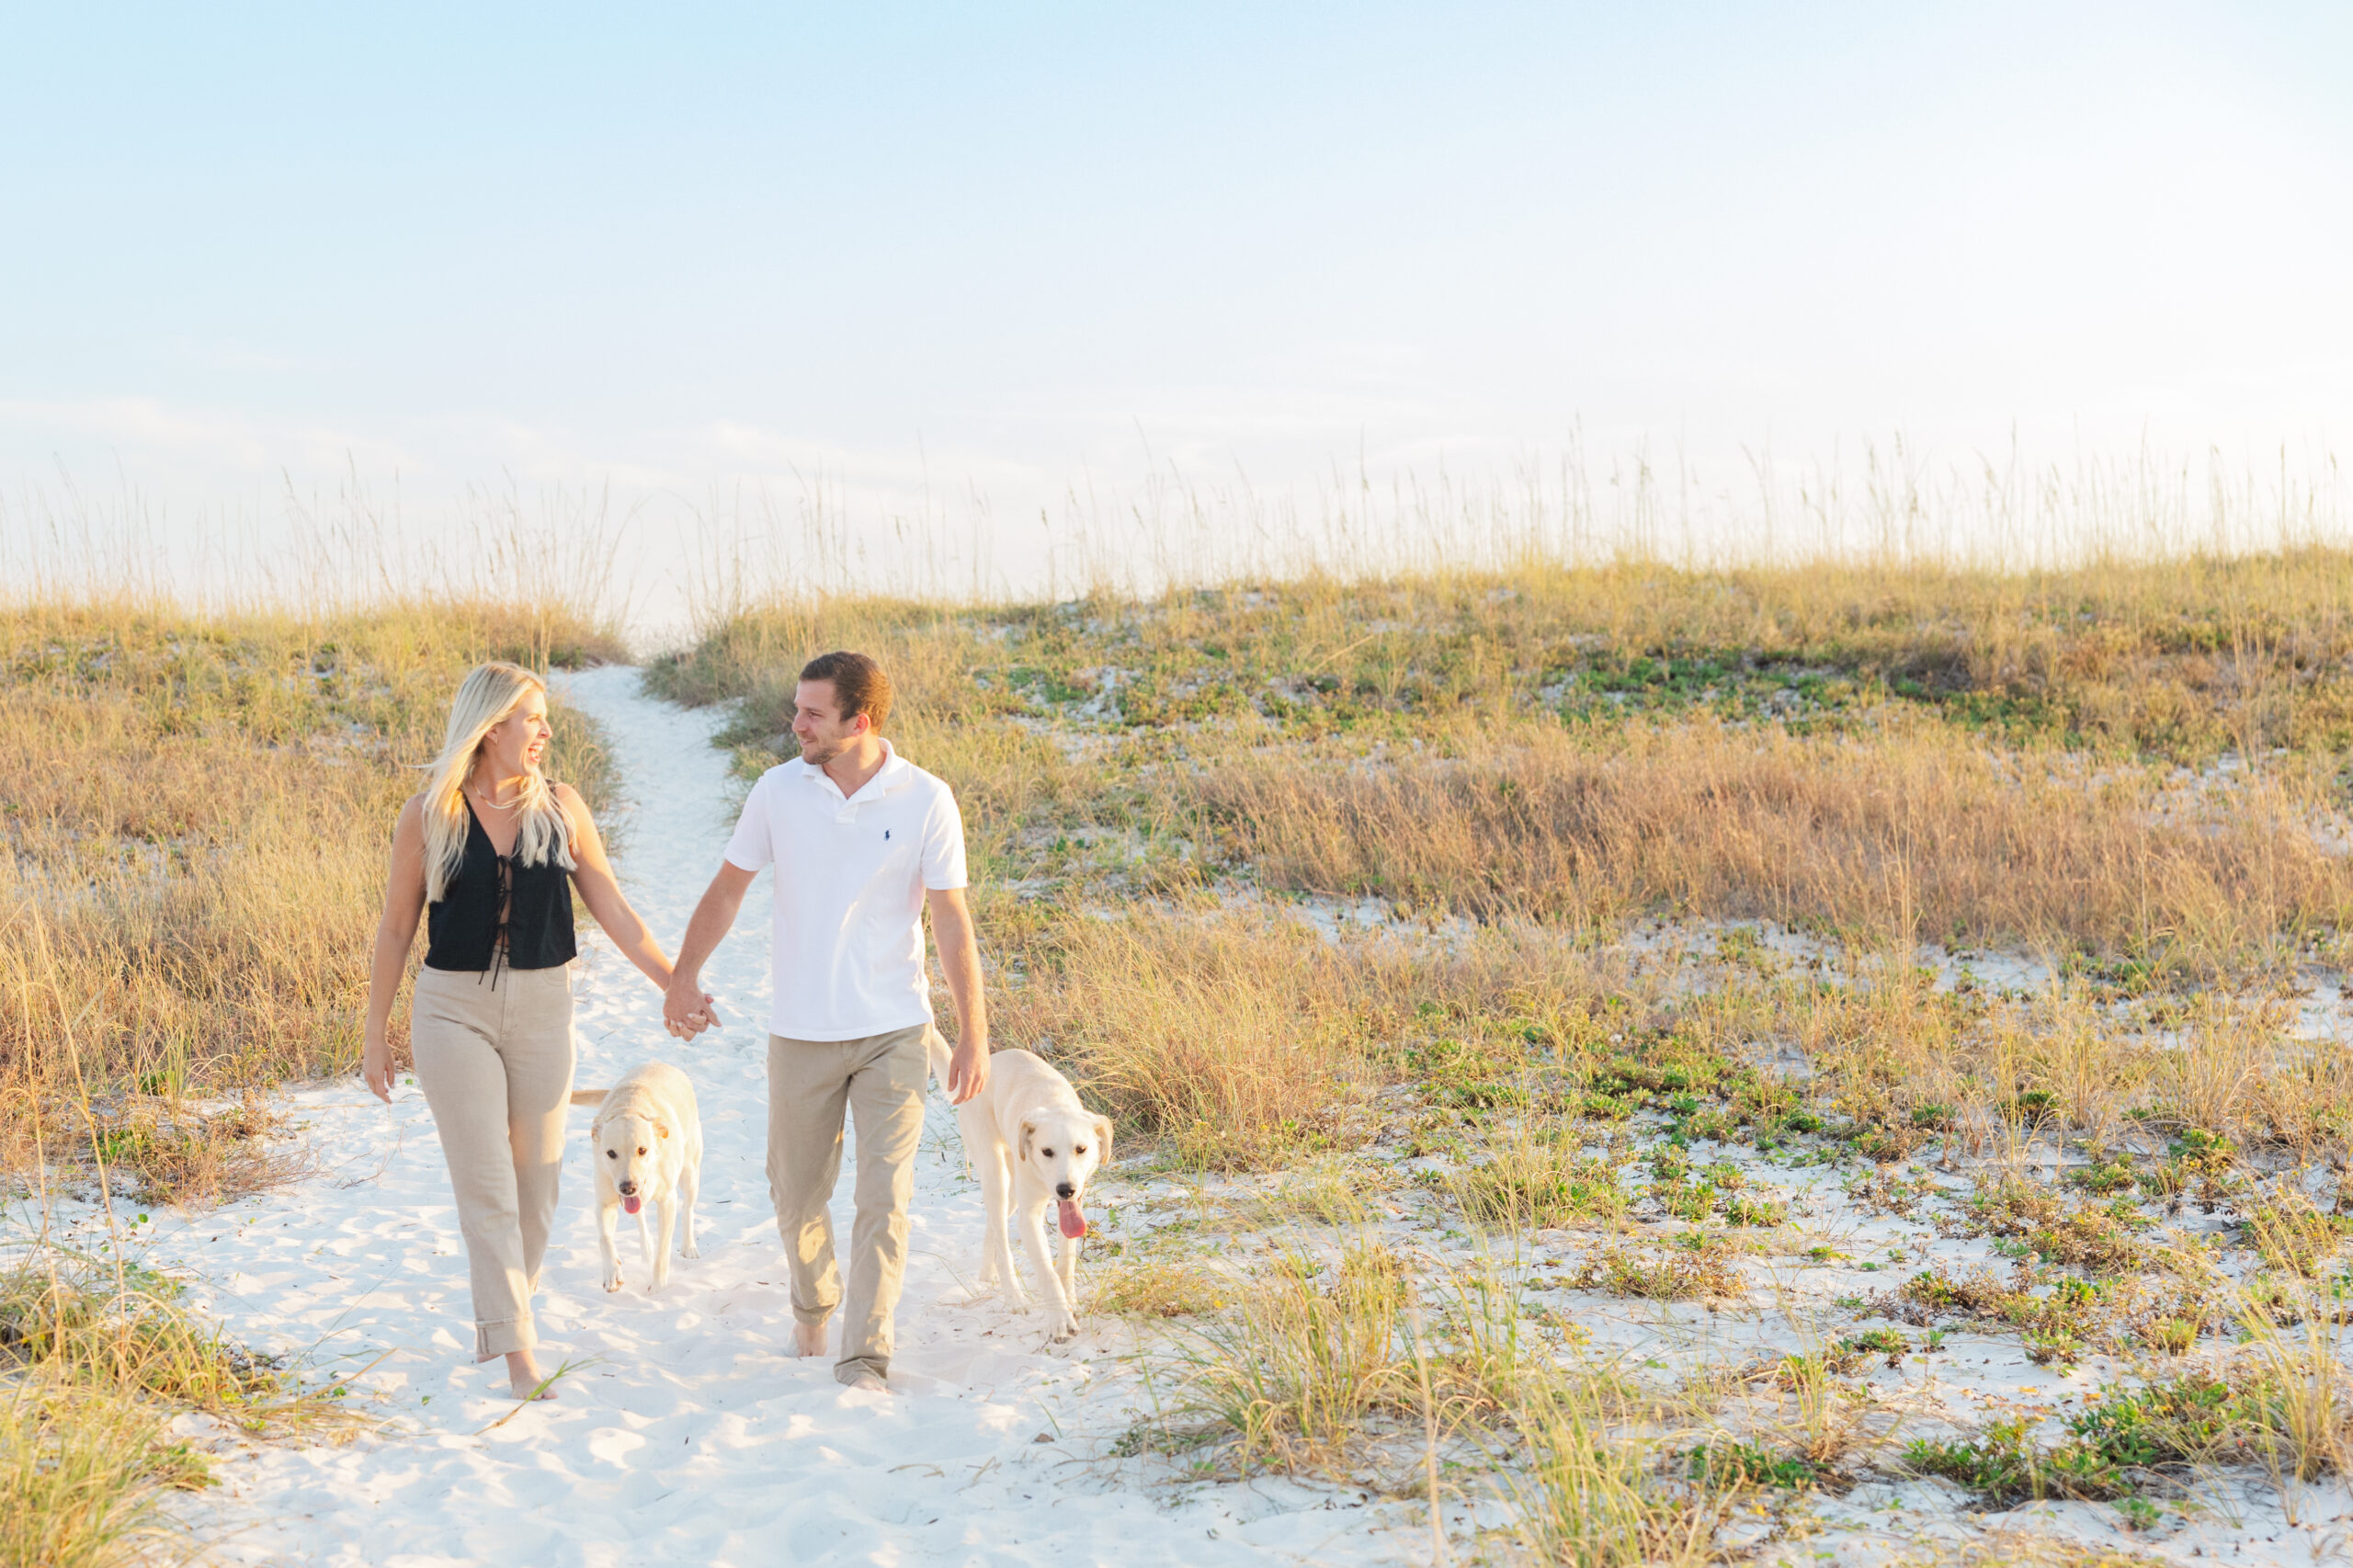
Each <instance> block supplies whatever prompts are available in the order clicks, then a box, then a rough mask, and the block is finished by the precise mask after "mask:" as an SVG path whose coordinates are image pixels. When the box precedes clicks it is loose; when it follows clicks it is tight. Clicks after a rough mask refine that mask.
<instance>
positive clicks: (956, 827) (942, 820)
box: [923, 785, 964, 892]
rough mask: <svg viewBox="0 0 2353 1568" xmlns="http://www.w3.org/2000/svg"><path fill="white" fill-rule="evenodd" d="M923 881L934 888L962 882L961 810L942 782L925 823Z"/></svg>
mask: <svg viewBox="0 0 2353 1568" xmlns="http://www.w3.org/2000/svg"><path fill="white" fill-rule="evenodd" d="M923 885H924V886H926V887H927V888H929V889H930V890H931V891H932V892H946V891H947V890H948V889H949V888H961V887H962V886H963V885H964V813H963V812H960V811H958V810H957V809H956V796H955V795H954V793H953V792H952V791H950V790H949V789H948V788H947V787H946V786H945V785H943V786H941V787H940V790H939V799H938V800H937V801H934V802H933V803H932V807H931V814H930V816H929V817H928V818H926V820H925V823H924V829H923Z"/></svg>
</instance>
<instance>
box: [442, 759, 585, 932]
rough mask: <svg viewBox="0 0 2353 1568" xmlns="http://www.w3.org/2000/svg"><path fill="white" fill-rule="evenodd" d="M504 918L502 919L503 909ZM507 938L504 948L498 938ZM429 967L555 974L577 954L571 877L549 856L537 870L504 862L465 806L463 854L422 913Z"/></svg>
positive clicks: (470, 806)
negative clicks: (552, 971)
mask: <svg viewBox="0 0 2353 1568" xmlns="http://www.w3.org/2000/svg"><path fill="white" fill-rule="evenodd" d="M501 904H504V905H505V906H506V922H505V923H504V924H503V925H502V924H501V923H500V921H499V918H498V911H499V906H500V905H501ZM425 937H426V940H425V967H426V968H427V969H446V970H458V971H465V972H473V971H483V970H495V969H496V968H498V967H499V966H500V965H501V964H502V963H503V964H504V965H505V967H506V968H508V969H554V968H556V967H557V966H559V965H562V964H567V963H570V962H571V961H572V960H573V958H574V955H575V954H576V953H577V952H578V951H579V949H577V948H576V947H574V945H573V940H572V880H571V873H570V872H568V871H566V870H565V869H563V867H562V866H559V865H558V864H556V862H555V858H554V857H553V856H552V855H551V856H550V857H549V858H547V859H545V860H542V861H540V863H539V864H538V865H536V866H522V865H517V863H516V862H515V860H514V858H513V857H511V856H506V855H501V854H500V853H499V852H498V850H497V849H496V847H495V846H493V845H492V844H491V842H490V835H489V834H488V833H486V832H484V831H483V825H482V819H481V818H480V817H478V816H476V815H474V803H473V802H472V801H467V802H466V854H465V858H464V859H462V860H460V861H459V862H458V871H457V875H455V876H453V877H451V878H450V879H449V886H447V887H445V888H443V889H442V890H441V896H440V898H439V899H438V900H436V901H435V902H434V903H433V904H432V905H431V907H429V908H428V909H426V912H425ZM500 937H505V938H506V941H505V944H504V949H503V951H502V946H501V943H500V940H499V938H500Z"/></svg>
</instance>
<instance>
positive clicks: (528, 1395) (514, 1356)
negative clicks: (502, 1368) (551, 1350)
mask: <svg viewBox="0 0 2353 1568" xmlns="http://www.w3.org/2000/svg"><path fill="white" fill-rule="evenodd" d="M545 1381H547V1377H546V1374H545V1373H543V1372H541V1371H540V1364H539V1363H538V1362H537V1361H534V1360H533V1359H531V1353H530V1352H529V1351H528V1350H509V1351H508V1352H507V1353H506V1386H507V1387H508V1388H509V1389H510V1390H512V1391H513V1392H514V1394H515V1397H516V1398H517V1399H553V1398H554V1397H555V1390H554V1389H552V1388H541V1387H540V1384H541V1383H542V1382H545Z"/></svg>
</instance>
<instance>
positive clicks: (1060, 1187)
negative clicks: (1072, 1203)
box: [1054, 1182, 1078, 1198]
mask: <svg viewBox="0 0 2353 1568" xmlns="http://www.w3.org/2000/svg"><path fill="white" fill-rule="evenodd" d="M1054 1196H1055V1197H1056V1198H1076V1197H1077V1196H1078V1188H1076V1187H1073V1186H1071V1184H1070V1183H1068V1182H1062V1183H1059V1184H1057V1185H1056V1187H1054Z"/></svg>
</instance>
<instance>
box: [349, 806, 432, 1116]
mask: <svg viewBox="0 0 2353 1568" xmlns="http://www.w3.org/2000/svg"><path fill="white" fill-rule="evenodd" d="M423 800H424V797H422V796H418V795H412V796H410V797H409V801H408V804H406V805H404V806H403V807H402V808H401V814H400V816H399V818H398V820H396V821H395V822H394V823H393V824H392V877H391V880H390V881H388V882H387V883H386V884H385V887H384V917H383V918H382V919H381V920H380V921H378V922H377V923H376V956H375V960H374V962H373V963H372V964H371V965H370V967H369V971H368V1028H367V1035H366V1040H365V1043H364V1044H363V1045H362V1047H361V1048H360V1052H359V1073H360V1076H362V1077H363V1078H365V1079H366V1080H367V1081H368V1086H369V1088H371V1089H373V1090H375V1091H376V1097H377V1098H378V1099H380V1100H383V1101H385V1102H387V1103H389V1102H390V1101H391V1099H392V1045H391V1043H390V1042H389V1041H387V1040H385V1039H384V1030H385V1028H387V1026H389V1025H390V1024H391V1022H392V998H393V997H395V996H397V995H399V994H400V989H401V976H402V974H404V972H405V971H407V969H408V949H409V947H410V945H411V944H412V943H414V942H415V940H416V922H417V919H418V917H419V916H421V915H423V914H424V913H425V808H424V805H423V803H422V802H423Z"/></svg>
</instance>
